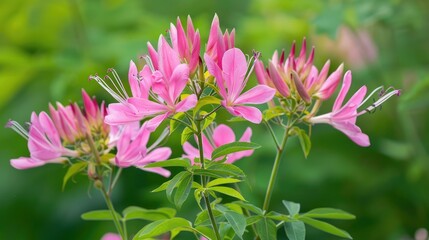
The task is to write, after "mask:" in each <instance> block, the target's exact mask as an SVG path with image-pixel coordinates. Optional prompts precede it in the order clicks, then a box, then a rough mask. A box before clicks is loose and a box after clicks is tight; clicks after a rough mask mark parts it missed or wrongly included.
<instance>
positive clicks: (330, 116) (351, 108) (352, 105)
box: [308, 71, 400, 147]
mask: <svg viewBox="0 0 429 240" xmlns="http://www.w3.org/2000/svg"><path fill="white" fill-rule="evenodd" d="M351 83H352V74H351V72H350V71H347V72H346V74H345V75H344V79H343V85H342V87H341V90H340V92H339V94H338V96H337V98H336V100H335V103H334V106H333V107H332V112H330V113H326V114H323V115H319V116H315V117H310V118H308V122H310V123H312V124H317V123H327V124H330V125H332V126H333V127H334V128H336V129H338V130H340V131H341V132H343V133H344V134H345V135H346V136H347V137H349V138H350V139H351V140H352V141H353V142H355V143H356V144H358V145H359V146H363V147H367V146H369V145H370V141H369V137H368V135H366V134H365V133H363V132H362V130H361V129H360V128H359V127H358V126H357V125H356V118H357V117H358V116H360V115H362V114H365V113H368V112H371V111H372V110H374V109H376V108H377V107H378V106H380V105H381V104H383V103H384V102H385V101H386V100H387V99H389V98H390V97H392V96H394V95H399V94H400V91H399V90H392V91H387V92H386V91H383V94H382V96H381V97H380V99H378V100H377V101H376V102H375V103H373V104H372V105H370V106H369V107H367V108H365V109H363V110H361V111H359V110H358V109H359V108H360V107H361V106H362V105H364V104H365V102H366V101H368V99H370V97H371V96H372V95H373V94H374V93H376V92H377V91H379V90H380V89H382V87H379V88H377V89H375V90H374V91H373V92H372V93H371V94H370V95H369V96H368V97H366V98H365V99H364V97H365V95H366V92H367V88H366V86H362V87H361V88H360V89H359V90H358V91H357V92H356V93H355V94H354V95H353V96H352V97H351V98H350V99H349V101H348V102H347V103H345V104H344V105H343V102H344V98H345V97H346V95H347V92H348V91H349V89H350V85H351Z"/></svg>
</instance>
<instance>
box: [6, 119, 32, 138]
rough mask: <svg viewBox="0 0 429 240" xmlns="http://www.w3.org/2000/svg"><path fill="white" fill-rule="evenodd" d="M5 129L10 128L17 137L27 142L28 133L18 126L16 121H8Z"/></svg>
mask: <svg viewBox="0 0 429 240" xmlns="http://www.w3.org/2000/svg"><path fill="white" fill-rule="evenodd" d="M5 127H7V128H11V129H12V130H14V131H15V132H16V133H18V134H19V135H21V137H23V138H25V139H26V140H28V138H29V135H28V131H27V130H26V129H25V128H24V127H22V126H21V124H19V123H18V122H17V121H13V120H9V121H8V122H7V123H6V126H5Z"/></svg>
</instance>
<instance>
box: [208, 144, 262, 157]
mask: <svg viewBox="0 0 429 240" xmlns="http://www.w3.org/2000/svg"><path fill="white" fill-rule="evenodd" d="M260 147H261V146H260V145H259V144H256V143H252V142H232V143H228V144H225V145H222V146H220V147H218V148H216V149H215V150H214V151H213V153H212V159H218V158H219V157H223V156H225V155H228V154H230V153H235V152H240V151H245V150H252V149H257V148H260Z"/></svg>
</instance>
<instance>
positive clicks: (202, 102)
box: [193, 96, 220, 116]
mask: <svg viewBox="0 0 429 240" xmlns="http://www.w3.org/2000/svg"><path fill="white" fill-rule="evenodd" d="M209 104H216V105H219V104H220V99H218V98H216V97H213V96H205V97H202V98H200V100H198V103H197V105H196V106H195V107H194V112H193V114H194V116H195V115H196V114H197V112H198V111H199V110H200V109H201V108H202V107H204V106H206V105H209Z"/></svg>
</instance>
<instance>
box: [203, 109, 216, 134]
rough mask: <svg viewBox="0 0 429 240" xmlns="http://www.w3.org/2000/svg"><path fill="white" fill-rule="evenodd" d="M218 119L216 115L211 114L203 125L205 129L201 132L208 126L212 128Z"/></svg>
mask: <svg viewBox="0 0 429 240" xmlns="http://www.w3.org/2000/svg"><path fill="white" fill-rule="evenodd" d="M215 118H216V113H215V112H214V113H212V114H210V116H208V117H206V119H204V124H203V128H201V131H202V130H204V129H206V128H207V127H208V126H210V124H211V123H212V122H213V121H214V120H215Z"/></svg>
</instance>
